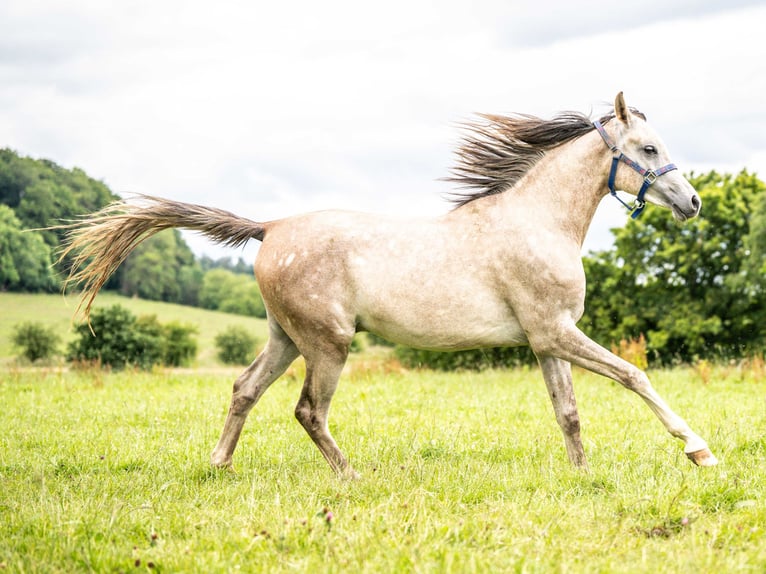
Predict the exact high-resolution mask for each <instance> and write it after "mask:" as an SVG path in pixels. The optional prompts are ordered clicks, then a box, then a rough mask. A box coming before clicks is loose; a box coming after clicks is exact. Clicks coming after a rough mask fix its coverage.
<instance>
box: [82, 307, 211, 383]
mask: <svg viewBox="0 0 766 574" xmlns="http://www.w3.org/2000/svg"><path fill="white" fill-rule="evenodd" d="M90 320H91V326H90V327H89V326H88V325H87V324H85V323H84V324H81V325H78V326H77V327H76V328H75V332H76V334H77V338H76V339H75V340H74V341H72V342H71V343H70V344H69V353H68V355H67V358H68V359H69V360H70V361H79V362H91V363H95V362H98V363H100V364H102V365H104V366H109V367H111V368H113V369H122V368H124V367H126V366H135V367H139V368H142V369H150V368H152V367H153V366H154V365H158V364H163V365H169V366H178V365H181V364H186V363H188V362H190V361H191V359H193V358H194V355H195V354H196V351H197V343H196V341H194V339H193V338H192V334H193V333H194V332H195V329H194V327H192V326H189V325H182V324H179V323H170V324H168V325H162V324H161V323H160V322H159V321H158V320H157V317H156V316H154V315H146V316H142V317H138V318H136V316H135V315H133V313H131V312H130V311H129V310H128V309H126V308H124V307H122V306H121V305H113V306H111V307H106V308H102V309H94V310H93V312H92V313H91V315H90ZM91 327H92V329H93V332H91ZM94 334H95V335H94Z"/></svg>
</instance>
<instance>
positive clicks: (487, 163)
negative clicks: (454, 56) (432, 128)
mask: <svg viewBox="0 0 766 574" xmlns="http://www.w3.org/2000/svg"><path fill="white" fill-rule="evenodd" d="M630 111H631V112H632V113H633V114H635V115H637V116H638V117H640V118H641V119H644V120H645V119H646V116H644V114H642V113H641V112H639V111H638V110H636V109H633V108H631V110H630ZM479 117H480V118H481V119H482V120H483V121H477V122H468V123H465V124H463V128H464V129H465V133H464V136H463V139H462V141H461V143H460V146H459V147H458V149H457V152H456V155H457V165H456V166H455V167H454V168H453V169H452V176H451V177H448V178H445V180H446V181H450V182H453V183H456V184H458V186H459V187H461V188H463V189H464V190H465V191H462V192H455V193H451V194H450V198H449V199H450V200H451V201H452V202H453V203H455V204H457V207H461V206H463V205H465V204H466V203H469V202H471V201H473V200H474V199H479V198H480V197H486V196H488V195H494V194H496V193H502V192H504V191H506V190H508V189H510V188H512V187H513V186H514V185H516V183H517V182H518V181H519V180H520V179H521V178H522V177H523V176H524V174H526V173H527V172H528V171H529V170H530V169H531V168H532V166H534V165H535V164H536V163H537V162H538V161H540V159H541V158H542V157H543V156H544V155H545V152H546V151H548V150H549V149H552V148H554V147H556V146H559V145H561V144H564V143H566V142H568V141H571V140H573V139H576V138H579V137H581V136H583V135H585V134H586V133H588V132H590V131H592V130H593V129H595V128H594V126H593V120H592V119H591V118H590V117H588V116H586V115H584V114H581V113H579V112H561V113H559V114H558V115H556V116H555V117H554V118H553V119H551V120H544V119H540V118H538V117H535V116H530V115H523V114H518V115H512V116H500V115H493V114H479ZM614 117H615V116H614V112H611V113H609V114H606V115H605V116H603V117H601V118H600V119H599V121H600V122H601V123H602V124H606V123H607V122H609V121H610V120H612V119H614Z"/></svg>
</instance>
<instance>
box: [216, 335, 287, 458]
mask: <svg viewBox="0 0 766 574" xmlns="http://www.w3.org/2000/svg"><path fill="white" fill-rule="evenodd" d="M269 327H270V337H269V340H268V342H267V343H266V347H265V348H264V349H263V351H262V352H261V354H260V355H258V358H256V359H255V361H253V362H252V363H251V364H250V366H249V367H247V369H245V370H244V372H243V373H242V374H241V375H240V376H239V377H238V378H237V380H236V381H235V382H234V391H233V393H232V397H231V406H230V407H229V413H228V415H227V416H226V423H225V424H224V426H223V432H222V433H221V438H220V439H219V440H218V444H217V445H216V447H215V449H214V450H213V454H212V455H211V457H210V460H211V463H212V464H213V466H219V467H229V466H231V457H232V455H233V454H234V449H235V448H236V447H237V441H239V435H240V434H241V433H242V427H243V426H244V425H245V420H246V419H247V415H248V414H249V413H250V410H251V409H252V408H253V406H254V405H255V403H256V402H257V401H258V399H260V398H261V396H262V395H263V393H265V392H266V389H268V388H269V386H270V385H271V383H273V382H274V381H275V380H277V378H279V376H280V375H281V374H282V373H284V372H285V370H286V369H287V367H289V366H290V363H292V362H293V361H294V360H295V359H296V358H297V357H298V355H299V352H298V349H297V348H296V346H295V344H294V343H293V342H292V341H291V340H290V338H289V337H288V336H287V335H286V334H285V332H284V331H283V330H282V328H281V327H280V326H279V325H277V324H276V322H274V321H273V320H270V322H269Z"/></svg>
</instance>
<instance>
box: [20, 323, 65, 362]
mask: <svg viewBox="0 0 766 574" xmlns="http://www.w3.org/2000/svg"><path fill="white" fill-rule="evenodd" d="M12 341H13V344H14V346H15V347H17V348H18V349H19V350H20V351H21V354H20V356H21V357H24V358H25V359H27V360H28V361H30V362H32V363H34V362H35V361H38V360H45V359H50V358H51V357H53V356H54V355H55V354H56V351H57V349H58V345H59V342H60V338H59V336H58V335H57V334H56V333H55V332H54V330H53V327H46V326H45V325H43V324H42V323H35V322H32V321H28V322H24V323H19V324H18V325H16V326H15V327H14V328H13V338H12Z"/></svg>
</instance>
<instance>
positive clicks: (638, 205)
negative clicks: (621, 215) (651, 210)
mask: <svg viewBox="0 0 766 574" xmlns="http://www.w3.org/2000/svg"><path fill="white" fill-rule="evenodd" d="M644 207H646V202H645V201H644V200H642V199H638V198H636V199H634V200H633V205H632V206H631V211H635V210H636V209H639V210H641V209H643V208H644Z"/></svg>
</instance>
